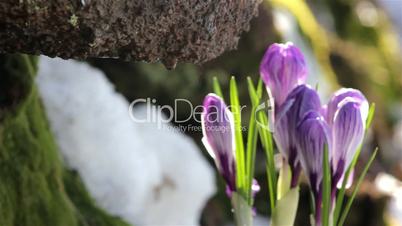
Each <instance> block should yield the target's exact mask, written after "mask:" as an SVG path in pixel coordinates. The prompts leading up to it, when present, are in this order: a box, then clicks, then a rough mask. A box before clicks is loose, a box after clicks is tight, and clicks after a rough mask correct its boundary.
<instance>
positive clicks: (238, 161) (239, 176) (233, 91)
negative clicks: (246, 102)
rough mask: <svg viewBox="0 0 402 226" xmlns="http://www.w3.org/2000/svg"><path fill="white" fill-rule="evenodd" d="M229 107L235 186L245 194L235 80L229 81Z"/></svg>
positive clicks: (239, 115)
mask: <svg viewBox="0 0 402 226" xmlns="http://www.w3.org/2000/svg"><path fill="white" fill-rule="evenodd" d="M230 107H231V110H232V113H233V117H234V130H235V131H234V134H235V143H236V176H237V180H236V184H237V187H238V189H239V191H240V193H243V194H245V193H246V192H245V191H246V188H245V186H246V180H245V166H244V161H245V159H244V144H243V134H242V128H241V109H240V103H239V95H238V92H237V84H236V80H235V78H234V77H233V76H232V78H231V79H230Z"/></svg>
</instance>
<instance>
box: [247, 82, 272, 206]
mask: <svg viewBox="0 0 402 226" xmlns="http://www.w3.org/2000/svg"><path fill="white" fill-rule="evenodd" d="M248 87H249V93H250V97H251V98H252V100H251V102H252V103H253V104H256V103H258V104H259V100H260V99H261V96H262V91H263V83H262V80H261V79H260V80H259V81H258V87H257V90H256V89H255V87H254V84H253V83H252V81H251V79H248ZM255 114H256V116H255V118H256V119H257V121H258V122H259V123H261V124H262V125H264V126H261V125H260V124H259V123H257V127H258V134H259V135H260V140H261V143H262V145H263V148H264V151H265V154H266V157H267V164H266V171H267V181H268V193H269V204H270V207H271V211H273V210H274V208H275V201H276V194H275V192H276V190H275V189H276V188H277V185H276V182H277V181H276V170H275V163H274V148H273V143H272V136H271V133H270V132H269V131H268V130H267V128H268V118H267V115H266V114H265V112H264V111H258V112H255Z"/></svg>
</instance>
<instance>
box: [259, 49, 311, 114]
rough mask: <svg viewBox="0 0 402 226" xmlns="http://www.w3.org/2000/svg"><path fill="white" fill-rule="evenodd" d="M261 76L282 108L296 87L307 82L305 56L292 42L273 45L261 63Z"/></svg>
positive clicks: (276, 102)
mask: <svg viewBox="0 0 402 226" xmlns="http://www.w3.org/2000/svg"><path fill="white" fill-rule="evenodd" d="M260 74H261V77H262V79H263V81H264V83H265V86H266V87H267V89H268V90H269V93H271V95H272V97H273V98H274V100H275V104H276V105H277V106H280V105H281V104H282V103H283V102H284V101H285V99H286V97H287V95H288V94H289V93H290V92H291V91H292V90H293V89H294V88H295V87H296V86H298V85H300V84H303V83H304V82H305V81H306V77H307V70H306V63H305V60H304V57H303V54H302V53H301V52H300V50H299V49H298V48H297V47H295V46H294V45H293V44H292V43H290V42H288V43H286V44H277V43H275V44H272V45H271V46H270V47H269V48H268V50H267V51H266V52H265V55H264V57H263V59H262V61H261V64H260Z"/></svg>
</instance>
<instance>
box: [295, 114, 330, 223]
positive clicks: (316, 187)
mask: <svg viewBox="0 0 402 226" xmlns="http://www.w3.org/2000/svg"><path fill="white" fill-rule="evenodd" d="M297 140H298V147H299V151H300V162H301V165H302V168H303V170H304V172H305V173H306V175H307V177H308V179H309V184H310V187H311V190H312V192H313V194H314V197H315V206H316V216H315V217H316V225H317V226H321V204H322V189H321V187H322V180H323V177H324V175H323V169H322V166H323V158H324V148H325V145H327V147H329V146H330V143H331V141H330V130H329V127H328V125H327V123H326V122H325V120H324V117H323V116H322V115H321V114H320V113H319V112H318V111H310V112H309V113H307V114H306V115H305V117H304V118H303V120H302V121H301V122H300V124H299V125H298V127H297ZM325 161H329V159H327V160H325Z"/></svg>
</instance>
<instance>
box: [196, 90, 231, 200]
mask: <svg viewBox="0 0 402 226" xmlns="http://www.w3.org/2000/svg"><path fill="white" fill-rule="evenodd" d="M203 107H204V111H203V113H202V115H201V126H202V132H203V135H204V137H203V138H202V142H203V144H204V146H205V148H206V149H207V151H208V153H209V154H210V155H211V156H212V158H214V160H215V164H216V167H217V168H218V170H219V172H220V174H221V175H222V176H223V178H224V179H225V181H226V184H227V188H228V190H229V191H230V192H233V191H236V160H235V153H234V150H235V142H234V129H233V126H234V124H233V114H232V112H230V111H229V109H228V108H227V106H226V104H225V102H224V101H223V100H222V99H221V98H220V97H218V96H217V95H215V94H208V95H207V96H206V97H205V99H204V102H203Z"/></svg>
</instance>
